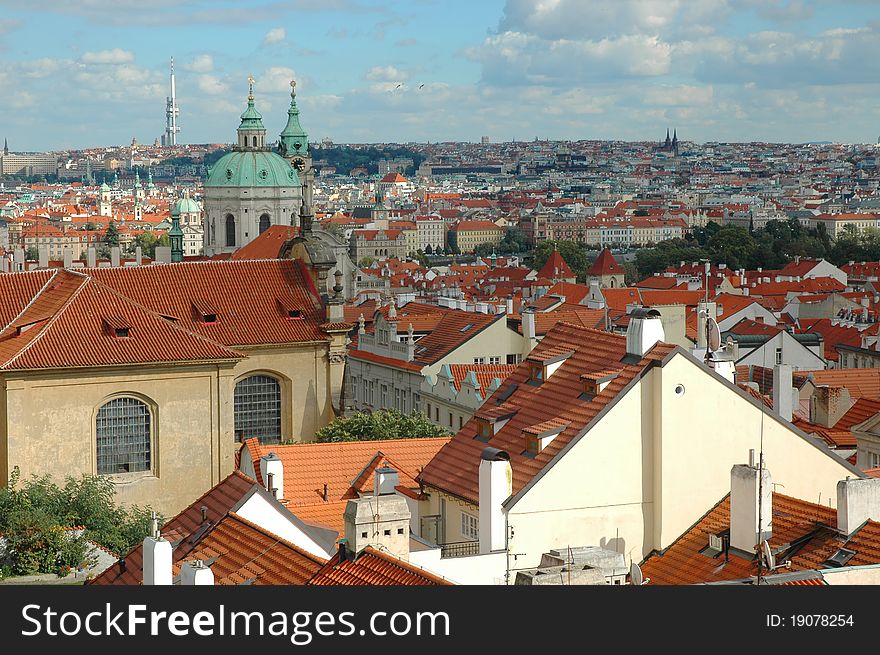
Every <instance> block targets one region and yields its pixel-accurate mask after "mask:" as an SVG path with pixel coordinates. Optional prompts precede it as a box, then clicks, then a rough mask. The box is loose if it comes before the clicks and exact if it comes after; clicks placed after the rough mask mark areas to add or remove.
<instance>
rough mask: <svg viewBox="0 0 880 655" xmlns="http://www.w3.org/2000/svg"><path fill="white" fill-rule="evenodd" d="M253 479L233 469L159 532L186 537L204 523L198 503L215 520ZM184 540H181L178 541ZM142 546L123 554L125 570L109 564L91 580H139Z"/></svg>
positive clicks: (103, 582) (141, 575)
mask: <svg viewBox="0 0 880 655" xmlns="http://www.w3.org/2000/svg"><path fill="white" fill-rule="evenodd" d="M255 484H256V482H255V481H254V480H253V479H251V478H249V477H247V476H246V475H244V474H242V473H240V472H239V471H235V472H233V473H231V474H230V475H228V476H227V477H226V478H224V479H223V480H222V481H221V482H220V483H218V484H217V485H216V486H214V487H212V488H211V489H209V490H208V491H207V492H206V493H204V494H203V495H202V496H200V497H199V498H197V499H196V500H195V501H194V502H193V503H192V504H191V505H190V506H189V507H187V508H186V509H184V510H183V511H182V512H180V514H178V515H177V516H175V517H174V518H173V519H171V520H170V521H168V522H166V523H165V524H164V525H163V526H162V536H164V537H165V538H166V539H168V540H169V541H174V540H176V539H179V538H186V537H190V536H191V535H192V534H194V533H195V532H196V531H197V530H198V529H199V528H200V527H202V526H203V525H204V522H203V521H202V510H201V508H202V506H204V507H207V521H208V522H209V523H211V524H216V523H218V522H219V521H220V520H221V519H222V518H223V517H224V516H226V515H227V514H229V512H230V511H232V509H233V508H234V507H235V506H236V504H237V503H238V502H239V501H240V500H241V499H242V498H243V497H244V496H245V494H247V493H248V492H249V491H250V490H251V489H253V488H254V485H255ZM181 543H184V542H181ZM142 550H143V546H142V545H140V544H139V545H137V546H135V547H134V548H132V549H131V550H130V551H129V553H128V555H126V557H125V563H126V566H125V571H120V569H119V567H118V566H113V567H110V568H109V569H107V570H106V571H105V572H104V573H102V574H101V575H99V576H98V577H97V578H95V580H93V581H92V584H126V585H135V584H140V583H141V582H143V565H144V560H143V552H142Z"/></svg>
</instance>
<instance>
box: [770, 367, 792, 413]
mask: <svg viewBox="0 0 880 655" xmlns="http://www.w3.org/2000/svg"><path fill="white" fill-rule="evenodd" d="M792 400H793V399H792V386H791V365H789V364H776V365H775V366H774V367H773V409H774V410H775V411H776V413H777V414H779V416H781V417H782V418H784V419H785V420H786V421H789V422H791V412H792Z"/></svg>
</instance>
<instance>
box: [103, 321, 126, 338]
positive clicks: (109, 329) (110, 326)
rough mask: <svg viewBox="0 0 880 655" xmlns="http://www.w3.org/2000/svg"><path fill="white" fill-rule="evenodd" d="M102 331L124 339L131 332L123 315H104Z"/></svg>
mask: <svg viewBox="0 0 880 655" xmlns="http://www.w3.org/2000/svg"><path fill="white" fill-rule="evenodd" d="M104 331H105V332H106V333H107V334H109V335H110V336H111V337H114V338H116V339H126V338H128V336H129V334H130V333H131V325H130V324H129V321H128V319H127V318H125V317H123V316H105V317H104Z"/></svg>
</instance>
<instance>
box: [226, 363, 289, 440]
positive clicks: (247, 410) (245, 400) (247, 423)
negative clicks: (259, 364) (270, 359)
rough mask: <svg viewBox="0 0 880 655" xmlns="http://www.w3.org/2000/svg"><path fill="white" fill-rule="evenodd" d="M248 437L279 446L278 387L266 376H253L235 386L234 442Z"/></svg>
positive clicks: (278, 385)
mask: <svg viewBox="0 0 880 655" xmlns="http://www.w3.org/2000/svg"><path fill="white" fill-rule="evenodd" d="M251 437H257V438H258V439H259V440H260V443H269V444H273V443H281V385H280V384H279V383H278V380H276V379H275V378H272V377H269V376H268V375H252V376H250V377H247V378H245V379H244V380H241V381H240V382H239V383H238V384H236V385H235V440H236V441H242V440H244V439H250V438H251Z"/></svg>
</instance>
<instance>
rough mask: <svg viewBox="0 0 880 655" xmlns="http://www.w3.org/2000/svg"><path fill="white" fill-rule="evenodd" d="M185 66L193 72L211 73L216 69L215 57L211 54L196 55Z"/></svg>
mask: <svg viewBox="0 0 880 655" xmlns="http://www.w3.org/2000/svg"><path fill="white" fill-rule="evenodd" d="M184 68H186V70H189V71H192V72H193V73H210V72H211V71H212V70H214V58H213V57H212V56H211V55H196V56H195V57H193V59H192V61H191V62H189V63H188V64H187V65H186V66H184Z"/></svg>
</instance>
